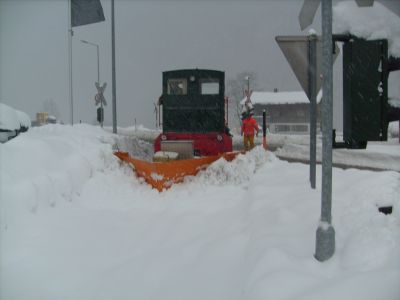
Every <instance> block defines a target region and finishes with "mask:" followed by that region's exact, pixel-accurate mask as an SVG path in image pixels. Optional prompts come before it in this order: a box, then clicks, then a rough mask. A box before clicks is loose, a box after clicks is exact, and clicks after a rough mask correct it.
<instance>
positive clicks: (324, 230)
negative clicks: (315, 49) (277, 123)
mask: <svg viewBox="0 0 400 300" xmlns="http://www.w3.org/2000/svg"><path fill="white" fill-rule="evenodd" d="M321 10H322V74H323V100H322V133H323V140H322V192H321V220H320V224H319V226H318V229H317V232H316V246H315V258H316V259H317V260H319V261H325V260H328V259H329V258H331V257H332V255H333V254H334V252H335V230H334V228H333V226H332V224H331V222H332V215H331V208H332V110H333V108H332V88H333V85H332V77H333V76H332V73H333V72H332V62H333V55H332V0H322V8H321Z"/></svg>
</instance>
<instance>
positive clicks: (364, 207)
mask: <svg viewBox="0 0 400 300" xmlns="http://www.w3.org/2000/svg"><path fill="white" fill-rule="evenodd" d="M115 144H119V145H125V146H126V145H130V146H131V148H132V152H133V153H136V155H137V156H143V157H146V156H147V155H149V152H148V151H149V149H151V145H149V144H146V143H144V142H141V141H137V140H134V139H131V140H130V141H129V139H128V138H127V137H126V136H117V135H113V134H111V133H109V132H106V131H103V130H102V129H100V128H99V127H93V126H90V125H84V124H82V125H75V126H73V127H71V126H65V125H46V126H43V127H38V128H32V129H31V130H29V131H28V132H26V133H23V134H21V135H20V136H18V137H17V138H15V139H13V140H11V141H9V142H7V143H5V144H0V185H1V186H0V200H1V202H0V204H1V206H0V208H1V211H0V213H1V214H0V222H1V231H0V234H1V235H0V299H5V300H9V299H10V300H11V299H17V300H18V299H21V300H25V299H30V300H35V299H37V300H46V299H51V300H54V299H74V300H77V299H85V300H86V299H174V300H176V299H201V300H204V299H218V300H220V299H246V300H247V299H296V300H297V299H335V300H337V299H341V300H342V299H352V300H353V299H367V300H368V299H371V300H372V299H374V300H375V299H386V300H397V299H399V297H400V285H399V282H400V256H399V255H398V254H399V253H400V230H399V229H400V197H399V194H400V174H399V173H398V172H394V171H384V172H373V171H360V170H355V169H348V170H342V169H336V168H334V169H333V194H332V198H333V212H332V215H333V225H334V228H335V230H336V252H335V255H334V256H333V257H332V258H331V259H330V260H328V261H326V262H324V263H321V262H318V261H317V260H315V259H314V257H313V254H314V251H315V232H316V229H317V226H318V223H319V215H320V197H321V196H320V195H321V190H320V182H321V178H320V171H321V170H320V168H319V167H318V168H317V177H318V180H317V189H316V190H312V189H311V188H310V185H309V182H308V166H307V165H304V164H299V163H288V162H285V161H281V160H279V159H278V158H277V157H276V156H275V154H274V153H272V152H268V151H267V152H266V151H264V150H263V149H262V148H261V147H256V148H255V149H254V150H253V151H251V152H249V153H248V154H246V155H240V156H239V157H238V158H237V159H236V160H235V161H233V162H232V163H227V162H225V161H223V160H220V161H217V162H215V163H214V164H212V165H211V166H210V167H209V168H208V169H207V170H205V171H203V172H202V173H200V174H199V175H198V176H196V177H192V178H187V180H186V181H185V182H184V183H182V184H178V185H174V186H173V187H172V188H171V189H169V190H167V191H165V192H163V193H158V192H157V191H156V190H153V189H151V188H150V187H149V186H148V185H146V184H145V183H143V181H142V180H140V179H137V178H136V177H135V176H134V174H133V172H132V170H131V169H130V168H129V167H127V166H124V165H121V164H120V163H119V161H118V159H117V158H116V157H114V156H113V155H112V147H113V145H115ZM383 205H389V206H391V205H393V213H392V214H391V215H384V214H382V213H379V212H378V206H383Z"/></svg>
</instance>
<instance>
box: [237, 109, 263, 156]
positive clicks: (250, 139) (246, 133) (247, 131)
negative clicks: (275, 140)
mask: <svg viewBox="0 0 400 300" xmlns="http://www.w3.org/2000/svg"><path fill="white" fill-rule="evenodd" d="M258 131H259V128H258V123H257V121H256V119H254V118H253V114H250V115H249V116H248V117H246V118H244V119H243V121H242V130H241V134H242V135H243V144H244V149H245V150H246V151H247V150H251V149H253V148H254V133H257V134H258Z"/></svg>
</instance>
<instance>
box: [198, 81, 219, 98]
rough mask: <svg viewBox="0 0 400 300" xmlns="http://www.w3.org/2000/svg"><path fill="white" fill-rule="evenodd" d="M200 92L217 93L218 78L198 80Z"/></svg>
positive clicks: (206, 93) (203, 93) (204, 93)
mask: <svg viewBox="0 0 400 300" xmlns="http://www.w3.org/2000/svg"><path fill="white" fill-rule="evenodd" d="M200 93H201V94H202V95H218V94H219V80H218V79H203V80H201V81H200Z"/></svg>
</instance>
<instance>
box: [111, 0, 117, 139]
mask: <svg viewBox="0 0 400 300" xmlns="http://www.w3.org/2000/svg"><path fill="white" fill-rule="evenodd" d="M111 52H112V54H111V56H112V113H113V133H117V100H116V87H115V81H116V80H115V21H114V0H111Z"/></svg>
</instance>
